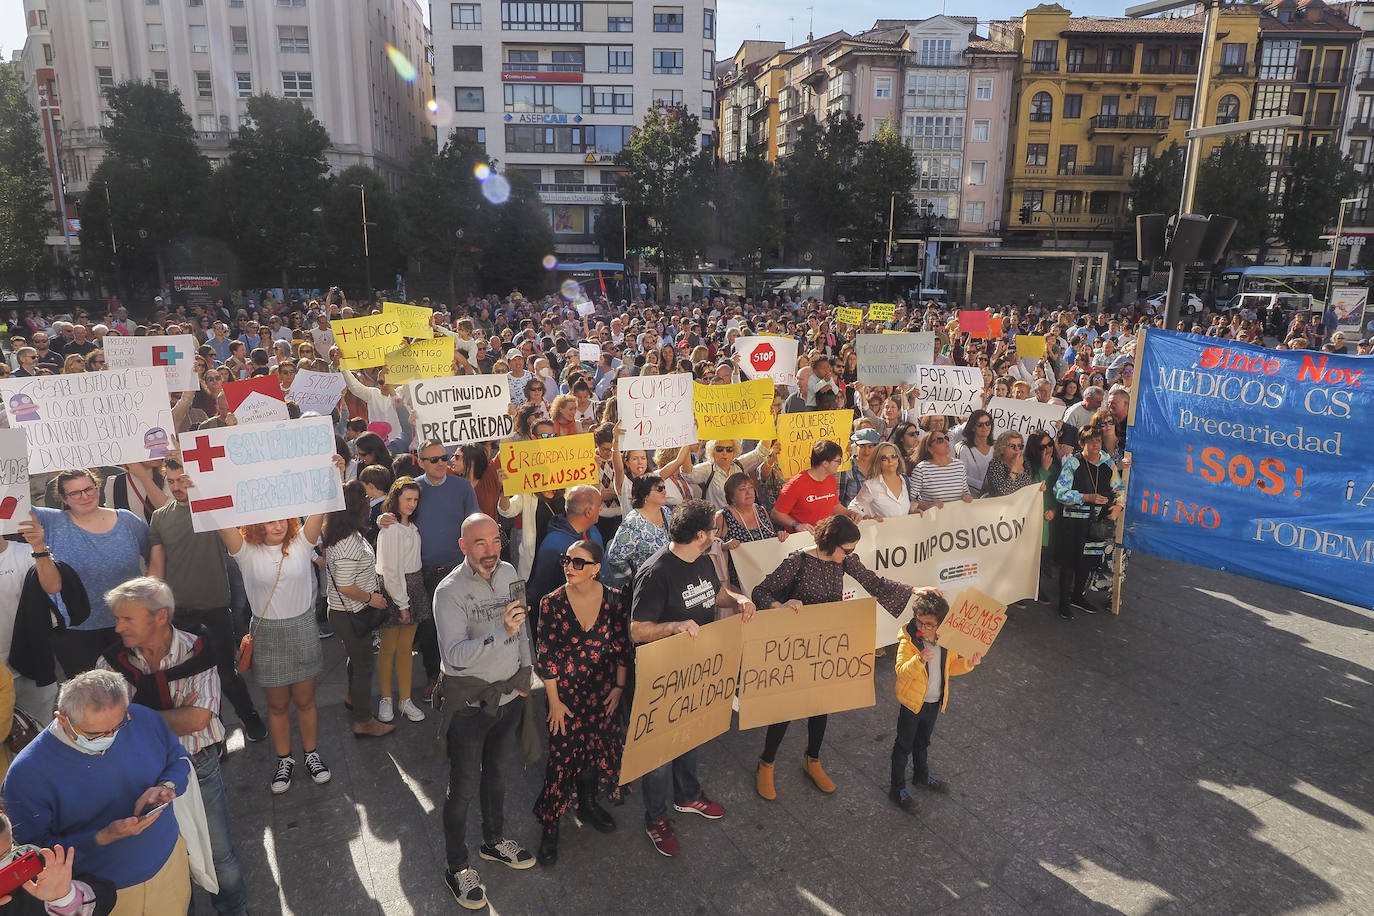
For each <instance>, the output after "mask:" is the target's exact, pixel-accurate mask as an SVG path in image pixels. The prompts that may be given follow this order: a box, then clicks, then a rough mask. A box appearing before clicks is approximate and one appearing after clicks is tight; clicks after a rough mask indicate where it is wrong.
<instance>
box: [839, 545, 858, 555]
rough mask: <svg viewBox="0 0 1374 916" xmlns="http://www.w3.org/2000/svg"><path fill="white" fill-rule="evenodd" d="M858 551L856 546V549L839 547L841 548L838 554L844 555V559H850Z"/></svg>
mask: <svg viewBox="0 0 1374 916" xmlns="http://www.w3.org/2000/svg"><path fill="white" fill-rule="evenodd" d="M858 549H859V548H858V547H857V546H856V547H844V546H841V547H840V553H842V554H844V555H845V557H851V556H853V555H854V554H855V553H856V552H857V551H858Z"/></svg>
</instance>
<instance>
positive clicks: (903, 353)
mask: <svg viewBox="0 0 1374 916" xmlns="http://www.w3.org/2000/svg"><path fill="white" fill-rule="evenodd" d="M854 347H855V350H856V352H857V353H858V357H859V381H860V382H862V383H863V384H865V385H909V384H911V382H912V380H913V379H915V377H916V370H917V369H918V368H919V367H921V366H929V365H930V364H932V363H934V362H935V332H934V331H912V332H906V333H900V332H899V333H882V334H860V335H859V336H858V337H855V338H854Z"/></svg>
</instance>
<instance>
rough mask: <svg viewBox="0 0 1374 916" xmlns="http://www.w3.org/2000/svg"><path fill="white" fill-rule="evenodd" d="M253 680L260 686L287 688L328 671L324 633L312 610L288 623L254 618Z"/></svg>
mask: <svg viewBox="0 0 1374 916" xmlns="http://www.w3.org/2000/svg"><path fill="white" fill-rule="evenodd" d="M253 625H254V626H255V627H256V628H257V635H256V636H255V637H253V677H254V678H255V679H256V680H257V682H258V686H260V687H286V686H288V685H290V684H298V683H300V682H301V681H308V680H310V679H311V678H313V677H316V676H318V675H319V673H320V672H321V671H323V670H324V652H323V651H322V650H321V649H320V631H319V628H318V627H317V626H316V625H315V615H314V614H313V613H311V612H309V611H307V612H306V613H304V614H298V615H296V616H295V617H288V618H287V619H285V620H271V619H264V620H261V622H259V619H258V618H256V617H254V618H253Z"/></svg>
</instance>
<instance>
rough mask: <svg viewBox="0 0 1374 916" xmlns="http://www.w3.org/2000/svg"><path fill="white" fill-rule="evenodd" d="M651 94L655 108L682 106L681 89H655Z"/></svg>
mask: <svg viewBox="0 0 1374 916" xmlns="http://www.w3.org/2000/svg"><path fill="white" fill-rule="evenodd" d="M653 93H654V107H656V108H664V109H666V108H678V107H680V106H681V105H682V90H681V89H655V90H653Z"/></svg>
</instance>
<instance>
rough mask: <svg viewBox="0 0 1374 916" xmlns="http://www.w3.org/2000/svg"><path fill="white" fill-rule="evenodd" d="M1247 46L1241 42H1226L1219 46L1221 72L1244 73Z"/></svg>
mask: <svg viewBox="0 0 1374 916" xmlns="http://www.w3.org/2000/svg"><path fill="white" fill-rule="evenodd" d="M1248 47H1249V46H1248V45H1246V44H1245V42H1243V41H1228V42H1226V43H1224V44H1223V45H1222V46H1221V72H1222V73H1244V72H1245V51H1246V49H1247V48H1248Z"/></svg>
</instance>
